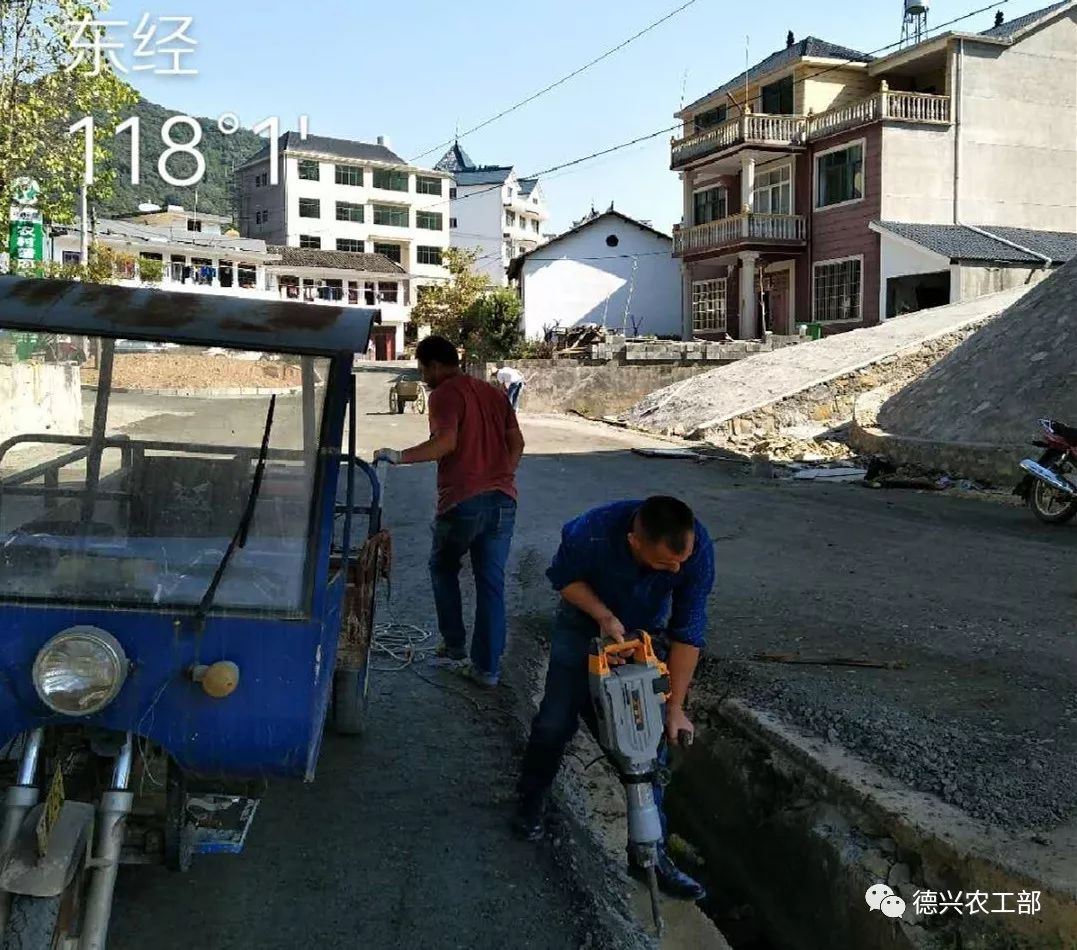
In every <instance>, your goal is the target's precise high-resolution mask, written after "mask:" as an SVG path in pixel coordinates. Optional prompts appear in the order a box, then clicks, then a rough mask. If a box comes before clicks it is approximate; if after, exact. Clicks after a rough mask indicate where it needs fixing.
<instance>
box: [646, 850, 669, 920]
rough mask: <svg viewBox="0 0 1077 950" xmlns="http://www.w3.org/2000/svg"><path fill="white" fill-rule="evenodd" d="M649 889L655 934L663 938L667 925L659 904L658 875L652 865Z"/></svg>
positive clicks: (649, 875)
mask: <svg viewBox="0 0 1077 950" xmlns="http://www.w3.org/2000/svg"><path fill="white" fill-rule="evenodd" d="M647 888H648V890H650V892H651V916H652V917H653V918H654V933H655V936H656V937H661V936H662V931H663V930H665V924H664V922H663V921H662V908H661V906H660V905H659V903H658V875H657V874H656V872H655V868H654V865H653V864H652V865H651V866H650V867H649V868H647Z"/></svg>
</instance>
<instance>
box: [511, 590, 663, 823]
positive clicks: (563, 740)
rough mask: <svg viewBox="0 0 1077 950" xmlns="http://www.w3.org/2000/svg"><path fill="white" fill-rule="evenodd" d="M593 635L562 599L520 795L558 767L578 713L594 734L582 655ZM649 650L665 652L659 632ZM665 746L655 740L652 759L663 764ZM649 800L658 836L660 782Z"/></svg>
mask: <svg viewBox="0 0 1077 950" xmlns="http://www.w3.org/2000/svg"><path fill="white" fill-rule="evenodd" d="M596 636H598V625H597V624H596V623H595V622H594V621H593V620H591V619H590V618H588V617H585V616H584V615H583V614H581V613H580V612H579V611H578V610H576V609H575V608H573V607H569V606H567V605H565V604H562V605H561V606H560V607H559V608H558V611H557V619H556V621H555V622H554V628H553V639H552V642H551V644H550V666H549V669H548V670H547V671H546V689H545V692H544V693H543V696H542V703H541V705H540V706H539V711H538V715H536V716H535V718H534V720H533V721H532V723H531V736H530V738H529V739H528V741H527V750H526V751H525V752H524V759H523V765H522V768H521V771H520V781H519V784H518V786H517V790H518V791H519V793H520V795H521V796H523V797H525V798H527V797H530V796H536V795H544V794H545V793H546V791H547V790H548V789H549V787H550V786H551V785H552V784H553V780H554V778H555V777H556V776H557V770H558V769H559V768H560V767H561V759H562V758H564V754H565V747H566V746H567V745H568V744H569V742H570V741H571V740H572V737H573V736H574V735H575V734H576V730H577V729H578V728H579V725H580V718H581V717H582V718H583V721H584V722H585V723H586V724H587V728H588V729H589V730H590V731H591V735H592V736H597V723H596V718H595V707H594V703H593V702H592V701H591V687H590V683H589V682H588V679H587V657H588V654H589V651H590V646H591V641H592V640H593V639H594V638H595V637H596ZM653 642H654V649H655V652H656V653H657V654H658V655H659V657H660V658H662V659H663V660H664V659H665V657H666V654H667V652H668V646H667V644H666V643H665V641H664V638H661V637H660V636H657V635H654V636H653ZM667 761H668V750H667V747H666V740H665V738H663V739H662V741H661V743H660V744H659V746H658V764H659V766H665V764H666V762H667ZM653 787H654V800H655V803H656V804H657V805H658V811H659V813H660V814H661V816H662V836H663V838H664V837H665V832H666V813H665V810H664V809H663V807H662V798H663V790H662V786H661V785H660V784H659V783H658V782H657V781H655V782H654V784H653Z"/></svg>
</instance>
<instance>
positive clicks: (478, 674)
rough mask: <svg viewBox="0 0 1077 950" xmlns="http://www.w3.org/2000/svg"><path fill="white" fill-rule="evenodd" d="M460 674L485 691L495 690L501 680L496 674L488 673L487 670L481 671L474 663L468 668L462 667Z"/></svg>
mask: <svg viewBox="0 0 1077 950" xmlns="http://www.w3.org/2000/svg"><path fill="white" fill-rule="evenodd" d="M459 672H460V673H461V674H462V675H463V677H464V679H467V680H470V681H471V682H472V683H474V684H475V685H476V686H481V687H482V688H483V689H493V688H494V687H495V686H497V684H498V683H499V682H501V678H500V677H499V676H498V675H497V674H496V673H487V672H486V671H485V670H480V669H479V668H478V667H477V666H476V665H475V664H474V663H469V664H468V665H467V666H464V667H461V668H460V670H459Z"/></svg>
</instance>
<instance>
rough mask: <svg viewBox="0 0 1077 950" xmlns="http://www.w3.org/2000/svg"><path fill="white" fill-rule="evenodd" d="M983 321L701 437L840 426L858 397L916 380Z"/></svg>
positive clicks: (718, 440)
mask: <svg viewBox="0 0 1077 950" xmlns="http://www.w3.org/2000/svg"><path fill="white" fill-rule="evenodd" d="M981 326H983V323H975V324H970V325H967V326H965V327H962V328H961V329H960V330H957V331H955V332H954V333H948V334H946V335H945V336H940V337H936V338H935V339H933V340H929V341H928V342H927V343H925V344H923V345H921V346H917V347H914V348H910V349H908V350H905V351H902V352H900V353H895V354H894V355H893V356H889V357H886V358H885V359H882V360H879V361H878V362H875V363H872V364H871V365H869V366H865V367H862V368H861V369H858V370H856V371H854V372H851V373H847V374H846V375H844V376H838V377H836V378H834V379H831V380H829V381H827V382H825V383H820V384H819V385H818V386H813V387H811V388H810V389H805V390H802V391H801V392H798V393H796V394H795V395H793V396H790V397H789V398H787V399H782V400H779V401H777V402H774V403H771V404H770V405H768V406H764V407H762V408H760V409H756V410H754V411H752V412H748V413H745V414H744V415H741V416H737V417H735V418H733V419H728V420H726V421H725V422H722V423H721V424H719V425H717V426H715V427H714V428H709V429H706V430H703V431H702V432H699V433H697V437H698V438H702V439H704V440H706V441H707V442H711V443H713V444H715V445H723V444H726V443H728V442H730V441H731V440H734V439H736V438H738V437H741V436H746V435H756V434H758V435H772V434H776V433H778V432H779V431H780V430H782V429H788V428H791V427H794V426H806V425H815V426H819V425H824V426H828V427H830V428H837V427H839V426H842V425H845V424H847V423H848V422H850V421H851V420H852V418H853V412H854V407H855V405H856V400H857V398H858V397H859V396H861V395H862V394H864V393H867V392H870V391H871V390H874V389H877V388H879V387H880V386H884V385H887V384H895V383H899V382H905V381H908V380H910V379H914V378H915V377H917V376H919V375H920V374H922V373H924V372H925V371H926V370H927V369H928V368H929V367H931V366H933V365H934V364H935V363H937V362H938V361H939V360H940V359H942V358H943V357H944V356H946V355H947V354H948V353H950V352H951V351H952V350H953V349H954V348H955V347H957V346H958V345H959V344H961V343H963V342H964V341H965V340H967V339H968V338H969V337H970V336H972V334H973V333H975V332H976V330H978V329H979V328H980V327H981Z"/></svg>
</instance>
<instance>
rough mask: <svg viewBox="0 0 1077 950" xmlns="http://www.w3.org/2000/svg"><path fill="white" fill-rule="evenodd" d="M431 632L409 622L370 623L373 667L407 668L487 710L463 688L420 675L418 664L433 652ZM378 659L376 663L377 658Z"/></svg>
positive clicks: (394, 670)
mask: <svg viewBox="0 0 1077 950" xmlns="http://www.w3.org/2000/svg"><path fill="white" fill-rule="evenodd" d="M433 636H434V635H433V633H432V632H431V631H429V630H425V629H424V628H422V627H420V626H418V625H416V624H413V623H401V622H398V621H395V620H389V621H386V622H383V623H376V624H374V639H373V642H372V643H371V647H370V652H371V658H372V661H373V662H374V663H375V665H374V666H373V669H374V671H375V672H378V673H399V672H401V671H402V670H411V671H412V672H413V673H414V674H415V675H416V676H417V677H418V678H419V679H421V680H422V681H423V682H424V683H428V684H429V685H430V686H434V687H436V688H437V689H443V690H445V692H447V693H455V694H456V695H457V696H459V697H460V698H461V699H466V700H467V701H468V702H469V703H471V705H472V706H474V707H475V709H476V710H477V711H478V712H480V713H486V712H489V710H488V709H487V708H485V707H484V706H483V705H482V704H481V703H479V702H477V701H476V700H475V698H474V697H473V696H469V695H468V694H467V693H466V692H465V691H464V690H462V689H456V688H455V687H454V686H451V685H449V684H448V683H439V682H438V681H437V680H435V679H431V678H430V677H429V676H426V675H424V674H423V673H422V672H421V671H420V669H419V666H418V664H420V663H422V662H423V661H424V660H426V659H427V658H428V657H429V656H430V655H431V654H432V653H433V652H434V647H433V646H432V645H428V644H430V641H431V640H432V639H433ZM379 658H380V660H381V662H380V664H379V663H378V660H379Z"/></svg>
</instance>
